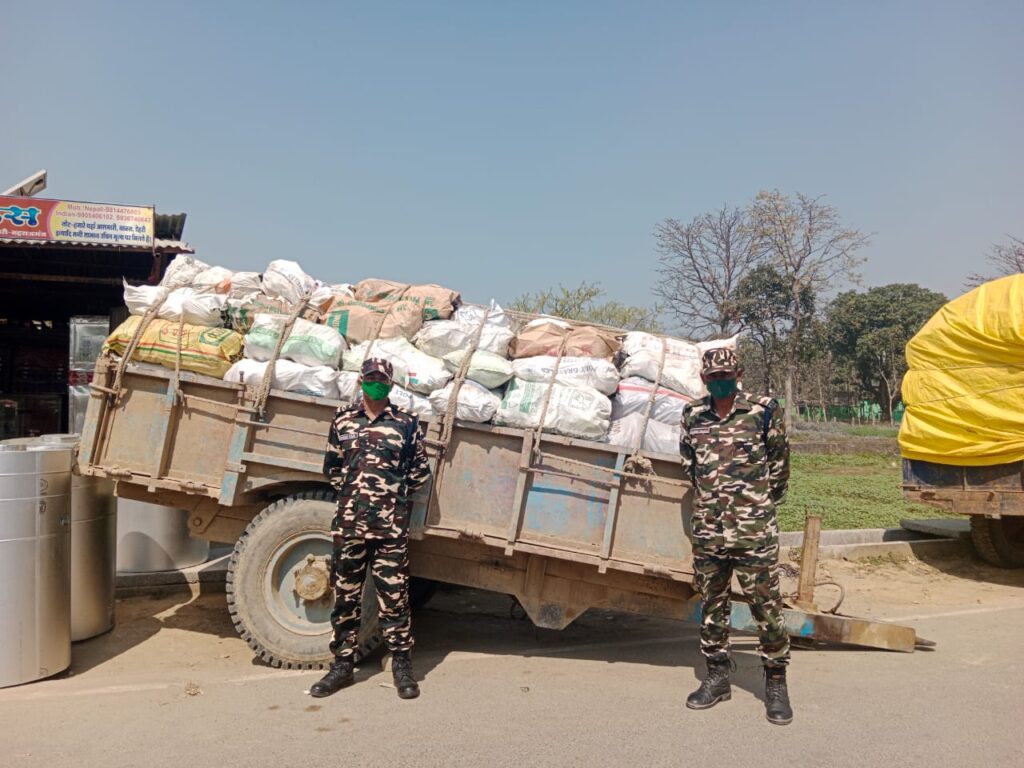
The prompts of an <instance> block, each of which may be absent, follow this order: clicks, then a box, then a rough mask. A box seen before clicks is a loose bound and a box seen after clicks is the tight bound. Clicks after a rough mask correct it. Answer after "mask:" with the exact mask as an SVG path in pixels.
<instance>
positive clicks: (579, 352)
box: [510, 319, 621, 360]
mask: <svg viewBox="0 0 1024 768" xmlns="http://www.w3.org/2000/svg"><path fill="white" fill-rule="evenodd" d="M566 335H568V337H569V339H568V341H567V342H566V344H565V353H564V356H565V357H600V358H603V359H605V360H611V359H612V358H613V357H615V353H616V352H618V351H619V348H620V347H621V344H620V343H619V341H618V340H617V339H616V337H615V334H614V333H612V332H611V331H605V330H603V329H600V328H595V327H593V326H590V325H584V326H581V327H579V328H572V329H569V328H566V327H565V325H564V324H563V323H562V322H561V321H557V320H543V319H542V320H534V321H533V322H531V323H528V324H527V325H526V327H524V328H523V330H521V331H520V332H519V335H517V336H516V337H515V339H513V341H512V346H511V347H510V355H511V357H512V359H514V360H519V359H521V358H524V357H537V356H538V355H552V356H555V355H558V349H559V347H560V346H561V345H562V340H563V339H564V338H565V337H566Z"/></svg>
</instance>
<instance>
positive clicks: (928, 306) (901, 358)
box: [827, 283, 946, 422]
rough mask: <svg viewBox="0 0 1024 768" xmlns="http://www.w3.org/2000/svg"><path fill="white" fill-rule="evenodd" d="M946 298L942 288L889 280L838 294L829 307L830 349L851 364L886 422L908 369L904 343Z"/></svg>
mask: <svg viewBox="0 0 1024 768" xmlns="http://www.w3.org/2000/svg"><path fill="white" fill-rule="evenodd" d="M945 303H946V297H945V296H943V295H942V294H941V293H937V292H935V291H930V290H928V289H927V288H922V287H921V286H919V285H917V284H916V283H893V284H892V285H883V286H879V287H877V288H870V289H868V290H867V291H865V292H863V293H858V292H856V291H849V292H847V293H841V294H839V296H837V297H836V298H835V300H834V301H833V302H832V304H831V306H830V307H829V310H828V320H827V328H828V331H827V332H828V337H829V344H830V346H831V348H832V350H833V351H834V353H835V354H836V356H837V357H839V358H841V359H842V360H845V361H846V362H848V363H849V364H850V365H851V366H852V368H853V370H854V371H855V373H856V377H857V383H858V385H859V386H860V388H861V390H862V391H863V392H865V393H866V394H868V395H870V396H871V398H872V399H873V400H874V401H875V402H877V403H878V404H879V405H881V406H882V407H883V408H885V409H886V410H887V412H888V414H889V421H890V422H891V421H892V414H893V408H894V405H895V403H896V400H897V399H898V398H899V394H900V387H901V386H902V383H903V376H904V375H905V374H906V372H907V360H906V357H905V355H904V350H905V349H906V346H907V342H908V341H910V339H911V337H912V336H913V335H914V334H915V333H917V332H918V331H919V330H920V329H921V326H923V325H924V324H925V323H926V322H928V319H929V318H931V316H932V315H934V314H935V313H936V312H938V311H939V309H940V308H941V307H942V305H943V304H945Z"/></svg>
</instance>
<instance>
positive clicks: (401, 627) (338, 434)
mask: <svg viewBox="0 0 1024 768" xmlns="http://www.w3.org/2000/svg"><path fill="white" fill-rule="evenodd" d="M393 375H394V374H393V370H392V367H391V363H390V362H388V361H387V360H377V359H370V360H366V361H365V362H364V363H363V366H362V379H361V385H360V386H361V389H362V395H363V396H362V401H361V402H358V403H356V404H355V405H352V406H349V407H345V406H343V407H341V408H339V409H338V412H337V414H336V415H335V417H334V423H333V424H332V425H331V431H330V435H329V437H328V444H327V452H326V454H325V455H324V474H325V475H327V477H328V478H329V479H330V481H331V485H333V486H334V487H335V489H337V491H338V511H337V514H336V515H335V518H334V523H333V525H332V531H333V533H334V560H333V567H332V575H333V579H334V589H335V594H336V596H337V599H336V601H335V604H334V611H333V613H332V614H331V625H332V627H333V628H334V639H333V641H332V642H331V651H332V652H333V653H334V657H335V661H334V663H333V664H331V668H330V671H328V673H327V674H326V675H324V677H323V679H321V680H320V681H319V682H317V683H315V684H314V685H313V687H312V688H311V689H310V693H311V694H312V695H313V696H317V697H322V696H330V695H331V694H332V693H336V692H337V691H338V690H340V689H341V688H342V687H343V686H345V685H348V684H349V683H351V682H352V680H353V664H354V656H355V651H356V645H357V636H358V632H359V621H360V611H361V608H362V598H363V584H364V582H365V581H366V571H367V568H369V571H370V574H371V576H372V578H373V583H374V586H375V587H376V590H377V605H378V607H379V616H380V626H381V630H382V632H383V634H384V641H385V643H386V644H387V647H388V649H389V650H390V651H391V653H392V673H393V674H394V679H395V688H396V689H397V690H398V695H399V696H400V697H402V698H403V699H413V698H416V697H417V696H419V693H420V691H419V686H418V685H417V684H416V680H415V678H414V677H413V673H412V660H411V658H410V655H409V652H410V650H411V649H412V645H413V640H412V625H411V616H410V606H409V504H408V501H407V499H408V494H409V493H410V492H412V491H415V490H416V489H417V488H419V487H421V486H422V485H424V484H425V483H426V482H427V480H428V478H429V477H430V468H429V467H428V465H427V454H426V449H425V447H424V443H423V437H422V435H421V434H420V431H419V420H418V419H417V418H416V417H415V416H413V415H412V414H410V413H407V412H406V411H403V410H402V409H401V408H398V407H397V406H394V405H392V404H391V403H390V402H388V393H389V392H390V390H391V387H392V383H393V382H392V378H393Z"/></svg>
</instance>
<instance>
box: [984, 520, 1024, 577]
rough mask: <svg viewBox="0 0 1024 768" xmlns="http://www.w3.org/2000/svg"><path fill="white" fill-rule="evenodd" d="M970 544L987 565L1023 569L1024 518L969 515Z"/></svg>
mask: <svg viewBox="0 0 1024 768" xmlns="http://www.w3.org/2000/svg"><path fill="white" fill-rule="evenodd" d="M971 542H972V543H973V544H974V549H975V551H976V552H977V553H978V556H979V557H980V558H981V559H982V560H984V561H985V562H986V563H988V564H989V565H994V566H997V567H999V568H1024V517H1018V516H1013V517H1002V518H999V519H995V518H991V517H985V516H983V515H971Z"/></svg>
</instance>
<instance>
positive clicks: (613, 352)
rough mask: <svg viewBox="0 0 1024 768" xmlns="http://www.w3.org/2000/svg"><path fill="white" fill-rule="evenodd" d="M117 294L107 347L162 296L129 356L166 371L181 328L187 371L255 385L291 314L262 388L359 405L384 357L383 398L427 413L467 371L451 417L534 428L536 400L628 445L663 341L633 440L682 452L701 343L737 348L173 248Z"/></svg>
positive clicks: (571, 426)
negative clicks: (363, 381) (120, 318)
mask: <svg viewBox="0 0 1024 768" xmlns="http://www.w3.org/2000/svg"><path fill="white" fill-rule="evenodd" d="M124 297H125V304H126V305H127V306H128V309H129V312H130V313H131V315H132V317H130V318H129V319H128V320H127V321H126V322H125V323H123V324H122V325H121V326H120V327H119V328H118V329H117V330H115V331H114V333H113V334H111V336H110V338H109V339H108V340H107V345H106V347H105V350H106V351H107V352H108V353H109V354H118V355H120V354H123V353H124V350H125V349H126V348H127V346H128V344H129V342H130V340H131V338H132V336H133V334H134V332H135V330H136V328H137V327H138V323H139V322H140V317H141V316H142V315H145V314H146V313H147V312H148V311H149V310H150V308H152V307H153V306H155V305H157V304H159V307H158V308H157V310H156V312H155V316H154V319H153V320H151V322H150V324H149V326H148V327H147V328H146V330H145V332H144V333H143V336H142V338H141V339H140V343H139V344H138V345H137V348H136V350H135V353H134V355H133V359H135V360H138V361H141V362H148V363H155V364H158V365H161V366H164V367H166V368H171V369H173V368H174V367H175V365H176V361H177V360H178V351H177V350H178V336H179V328H180V329H181V334H180V335H181V355H180V364H181V368H182V369H183V370H188V371H193V372H196V373H200V374H204V375H208V376H215V377H217V378H222V379H224V380H226V381H231V382H236V383H240V384H243V385H245V386H246V387H249V388H253V389H255V388H258V387H260V386H261V384H262V382H263V379H264V377H265V376H266V375H267V369H268V366H269V361H270V359H271V358H272V357H273V356H274V351H275V350H276V349H277V347H278V344H279V342H281V334H282V331H283V329H284V325H285V323H286V321H287V318H288V317H289V316H292V315H295V317H296V319H295V321H294V323H293V324H292V327H291V330H290V332H289V334H288V336H287V338H286V339H285V340H284V342H283V343H281V348H280V351H279V354H278V358H277V360H276V362H275V364H274V370H273V383H272V389H277V390H285V391H289V392H297V393H303V394H307V395H313V396H316V397H324V398H329V399H332V400H341V401H342V402H346V403H351V402H355V401H357V399H358V398H359V397H361V394H360V392H359V388H358V382H359V370H360V368H361V366H362V362H363V360H364V359H366V358H367V357H381V358H384V359H387V360H389V361H391V363H392V365H393V367H394V372H395V385H394V387H393V388H392V390H391V394H390V399H391V402H393V403H395V404H396V405H398V406H400V407H402V408H404V409H406V410H408V411H410V412H412V413H414V414H416V415H418V416H420V417H421V418H424V419H433V418H437V417H441V416H444V415H446V414H447V413H448V412H449V410H450V407H451V399H452V397H453V394H454V392H455V389H456V379H457V377H458V374H459V372H460V371H462V370H463V367H464V368H465V379H464V380H463V381H462V384H461V386H459V388H458V389H459V392H458V398H457V403H456V404H455V406H454V409H452V410H453V413H454V415H455V417H456V418H457V419H459V420H461V421H471V422H479V423H488V422H492V423H494V424H498V425H502V426H510V427H518V428H522V429H536V428H537V426H538V424H539V422H540V419H541V412H542V411H544V409H545V402H546V403H547V406H546V408H547V410H546V412H545V417H544V425H543V429H544V430H545V431H550V432H555V433H558V434H562V435H566V436H569V437H575V438H581V439H585V440H606V441H608V442H610V443H612V444H615V445H621V446H625V447H628V448H634V447H636V445H637V440H638V438H639V437H640V431H641V429H643V426H644V414H645V413H646V409H647V405H648V402H649V400H650V396H651V393H652V391H653V390H654V381H655V379H657V378H658V367H659V364H660V360H661V354H662V344H663V343H664V344H665V364H664V368H663V370H662V373H661V383H660V386H659V387H658V390H657V393H656V395H655V398H654V405H653V408H652V411H651V415H650V419H649V421H648V423H647V428H646V433H645V434H644V436H643V440H642V443H641V447H642V448H643V449H644V450H648V451H655V452H659V453H675V452H677V451H678V440H679V421H680V417H681V415H682V410H683V406H684V405H685V404H686V403H687V402H689V401H690V400H692V399H694V398H698V397H702V396H703V395H704V394H705V390H704V386H703V384H702V383H701V381H700V357H701V354H702V352H703V350H704V349H707V348H710V347H713V346H728V347H732V348H735V345H736V339H735V338H733V339H727V340H725V341H718V342H704V343H700V344H692V343H689V342H686V341H679V340H676V339H665V340H664V342H663V341H662V338H661V337H657V336H653V335H651V334H648V333H642V332H632V333H627V334H625V336H619V335H617V334H616V333H615V332H613V331H609V330H607V329H603V328H597V327H593V326H580V325H576V324H571V323H568V322H566V321H564V320H561V319H559V318H553V317H541V318H537V319H535V320H532V321H530V322H527V323H525V324H522V323H521V321H515V320H513V319H512V318H511V317H510V316H509V315H508V314H507V313H506V312H505V311H504V310H502V308H501V307H500V306H498V305H497V304H495V303H494V302H491V304H490V305H489V306H487V307H482V306H463V305H462V304H461V297H460V296H459V294H458V293H457V292H456V291H452V290H450V289H448V288H444V287H443V286H440V285H434V284H429V285H405V284H402V283H395V282H391V281H387V280H378V279H371V280H363V281H362V282H360V283H357V284H355V285H349V284H334V285H329V284H326V283H323V282H321V281H318V280H316V279H314V278H313V277H311V276H310V275H308V274H306V273H305V272H304V271H303V270H302V268H301V267H300V266H299V265H298V264H297V263H295V262H294V261H287V260H283V259H281V260H275V261H272V262H271V263H270V264H269V265H268V267H267V269H266V270H265V271H264V272H263V273H256V272H234V271H232V270H229V269H225V268H223V267H211V266H210V265H208V264H205V263H203V262H202V261H199V260H198V259H195V258H194V257H192V256H179V257H177V258H176V259H175V260H174V261H173V262H171V264H170V265H169V266H168V269H167V272H166V274H165V275H164V278H163V280H161V282H160V285H158V286H130V285H127V284H125V287H124ZM474 344H475V351H473V352H472V356H471V357H470V358H469V360H468V361H466V355H468V354H469V353H470V350H471V349H474ZM616 363H618V366H617V365H616ZM464 364H465V365H464ZM556 364H557V370H556Z"/></svg>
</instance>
